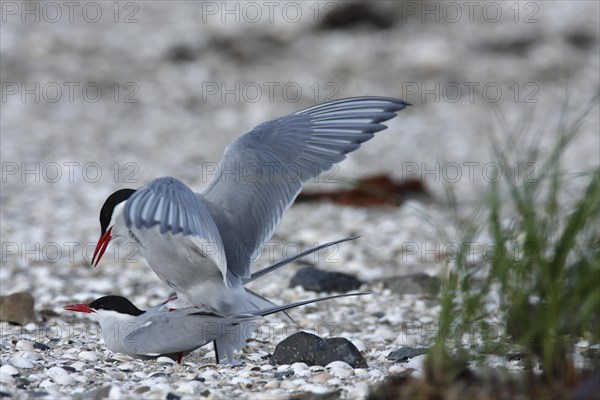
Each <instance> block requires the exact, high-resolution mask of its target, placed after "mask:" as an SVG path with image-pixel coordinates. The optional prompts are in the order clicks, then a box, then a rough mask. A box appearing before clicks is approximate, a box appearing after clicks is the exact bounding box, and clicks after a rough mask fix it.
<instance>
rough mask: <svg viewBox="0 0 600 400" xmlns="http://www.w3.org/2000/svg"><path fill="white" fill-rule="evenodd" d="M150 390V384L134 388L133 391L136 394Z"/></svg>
mask: <svg viewBox="0 0 600 400" xmlns="http://www.w3.org/2000/svg"><path fill="white" fill-rule="evenodd" d="M149 391H150V386H146V385H144V386H138V387H137V388H135V389H133V393H135V394H142V393H146V392H149Z"/></svg>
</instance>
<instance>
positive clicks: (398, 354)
mask: <svg viewBox="0 0 600 400" xmlns="http://www.w3.org/2000/svg"><path fill="white" fill-rule="evenodd" d="M425 353H427V349H426V348H423V347H400V348H399V349H398V350H394V351H392V352H391V353H390V354H388V356H387V359H388V360H392V361H406V360H408V359H410V358H413V357H416V356H420V355H421V354H425Z"/></svg>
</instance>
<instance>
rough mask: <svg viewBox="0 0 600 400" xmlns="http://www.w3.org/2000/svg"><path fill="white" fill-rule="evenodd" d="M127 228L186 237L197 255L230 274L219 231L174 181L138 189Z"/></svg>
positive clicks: (191, 195)
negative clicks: (204, 257) (155, 229)
mask: <svg viewBox="0 0 600 400" xmlns="http://www.w3.org/2000/svg"><path fill="white" fill-rule="evenodd" d="M124 216H125V223H126V224H127V227H131V226H135V227H136V228H138V229H151V228H154V227H157V228H158V229H159V231H160V233H161V234H167V233H170V234H172V235H183V236H185V237H187V238H189V239H190V243H192V245H193V246H195V247H196V249H195V250H197V252H199V253H201V254H203V255H204V256H206V257H208V258H209V259H211V260H212V261H213V263H214V264H215V265H216V266H217V267H218V268H219V271H221V273H222V274H223V279H225V276H226V274H227V261H226V258H225V250H224V248H223V242H222V240H221V236H220V234H219V230H218V228H217V226H216V225H215V222H214V221H213V219H212V216H211V215H210V214H209V212H208V211H207V209H206V207H205V206H204V204H203V203H202V202H201V201H200V200H199V199H198V197H197V196H196V194H195V193H194V192H193V191H192V190H191V189H190V188H188V187H187V186H186V185H184V184H183V183H181V182H180V181H178V180H177V179H175V178H171V177H165V178H159V179H155V180H154V181H152V182H150V183H149V184H148V185H146V186H144V187H143V188H141V189H139V190H137V191H136V192H135V193H134V194H133V195H131V197H130V198H129V200H128V201H127V204H126V206H125V211H124Z"/></svg>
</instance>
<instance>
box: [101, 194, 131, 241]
mask: <svg viewBox="0 0 600 400" xmlns="http://www.w3.org/2000/svg"><path fill="white" fill-rule="evenodd" d="M134 192H135V190H134V189H121V190H117V191H116V192H114V193H113V194H111V195H110V196H108V198H107V199H106V201H105V202H104V205H102V209H101V210H100V229H101V232H100V235H104V233H106V230H107V229H108V224H110V220H111V218H112V214H113V211H114V210H115V207H116V206H117V204H119V203H122V202H124V201H125V200H127V199H128V198H129V197H131V195H132V194H133V193H134Z"/></svg>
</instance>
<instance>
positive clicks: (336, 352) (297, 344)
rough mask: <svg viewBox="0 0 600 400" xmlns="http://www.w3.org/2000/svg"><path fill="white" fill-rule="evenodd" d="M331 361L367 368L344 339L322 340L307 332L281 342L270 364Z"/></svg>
mask: <svg viewBox="0 0 600 400" xmlns="http://www.w3.org/2000/svg"><path fill="white" fill-rule="evenodd" d="M333 361H343V362H345V363H347V364H349V365H351V366H352V367H353V368H368V365H367V362H366V361H365V359H364V358H363V356H362V354H360V351H358V349H357V348H356V346H354V345H353V344H352V342H350V341H349V340H348V339H345V338H331V339H327V340H325V339H322V338H320V337H318V336H316V335H313V334H311V333H307V332H298V333H295V334H293V335H291V336H289V337H288V338H286V339H284V340H283V341H281V342H280V343H279V344H278V345H277V347H275V351H274V352H273V356H271V361H270V362H271V364H293V363H295V362H303V363H306V364H307V365H323V366H325V365H327V364H329V363H331V362H333Z"/></svg>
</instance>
